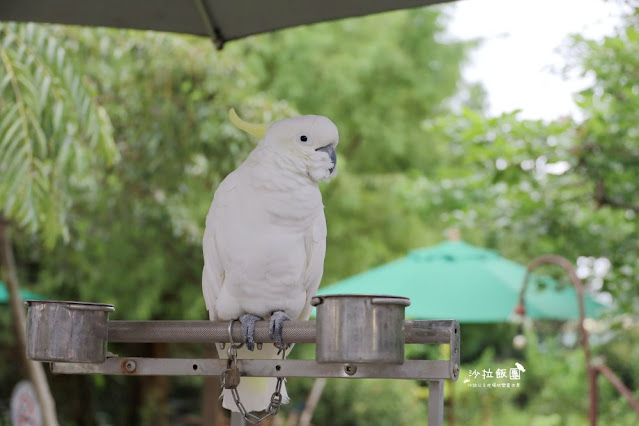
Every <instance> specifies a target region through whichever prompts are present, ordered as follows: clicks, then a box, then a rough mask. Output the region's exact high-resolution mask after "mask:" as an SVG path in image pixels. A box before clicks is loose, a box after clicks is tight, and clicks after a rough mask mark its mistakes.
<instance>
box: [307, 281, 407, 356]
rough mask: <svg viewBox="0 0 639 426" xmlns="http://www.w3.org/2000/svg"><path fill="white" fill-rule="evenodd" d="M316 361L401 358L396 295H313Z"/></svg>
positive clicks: (400, 300)
mask: <svg viewBox="0 0 639 426" xmlns="http://www.w3.org/2000/svg"><path fill="white" fill-rule="evenodd" d="M311 304H312V305H313V306H316V307H317V321H316V327H317V334H316V344H317V346H316V355H315V356H316V359H317V362H320V363H321V362H326V363H329V362H339V363H353V364H356V363H363V364H365V363H386V364H402V363H403V362H404V310H405V308H406V306H409V305H410V299H409V298H407V297H399V296H385V295H384V296H381V295H380V296H375V295H362V294H339V295H338V294H336V295H326V296H315V297H314V298H313V299H312V300H311Z"/></svg>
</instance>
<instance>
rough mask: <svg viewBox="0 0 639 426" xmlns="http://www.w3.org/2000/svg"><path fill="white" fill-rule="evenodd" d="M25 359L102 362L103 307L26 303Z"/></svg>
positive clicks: (105, 325)
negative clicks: (27, 310)
mask: <svg viewBox="0 0 639 426" xmlns="http://www.w3.org/2000/svg"><path fill="white" fill-rule="evenodd" d="M25 305H26V306H27V307H28V308H29V312H28V315H27V358H29V359H32V360H34V361H57V362H94V363H95V362H104V360H105V357H106V343H107V335H108V327H109V325H108V317H109V312H113V311H114V310H115V309H114V308H113V306H112V305H106V304H103V303H85V302H59V301H44V300H28V301H26V302H25Z"/></svg>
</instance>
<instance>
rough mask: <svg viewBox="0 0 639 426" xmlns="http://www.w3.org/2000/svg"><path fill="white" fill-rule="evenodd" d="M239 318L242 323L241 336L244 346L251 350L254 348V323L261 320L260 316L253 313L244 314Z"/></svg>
mask: <svg viewBox="0 0 639 426" xmlns="http://www.w3.org/2000/svg"><path fill="white" fill-rule="evenodd" d="M239 320H240V322H241V323H242V338H243V339H244V343H245V344H246V348H247V349H248V350H249V351H252V350H253V349H254V348H255V323H256V322H258V321H262V317H258V316H257V315H254V314H244V315H242V316H241V317H240V318H239Z"/></svg>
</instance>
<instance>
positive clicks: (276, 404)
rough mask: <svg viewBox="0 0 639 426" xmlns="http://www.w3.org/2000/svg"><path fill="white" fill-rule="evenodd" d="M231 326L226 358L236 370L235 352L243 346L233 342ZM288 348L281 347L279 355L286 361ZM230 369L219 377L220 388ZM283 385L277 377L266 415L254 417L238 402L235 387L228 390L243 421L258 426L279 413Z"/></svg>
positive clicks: (238, 397) (287, 346) (238, 398)
mask: <svg viewBox="0 0 639 426" xmlns="http://www.w3.org/2000/svg"><path fill="white" fill-rule="evenodd" d="M232 326H233V321H231V322H230V324H229V328H228V330H229V339H230V342H231V345H230V346H229V348H228V351H227V353H228V356H229V365H234V366H235V368H237V350H238V349H239V348H241V347H242V346H243V345H244V344H243V343H241V344H239V345H238V344H236V343H234V342H233V337H232V336H231V328H232ZM289 347H290V345H288V344H285V345H283V348H280V350H279V352H278V354H279V353H281V354H282V359H286V349H288V348H289ZM229 369H230V367H229V368H227V369H226V370H225V371H224V372H222V374H221V376H220V381H221V383H222V385H221V388H222V389H225V383H224V382H225V373H226V372H227V371H229ZM283 383H284V377H278V378H277V382H276V383H275V391H274V392H273V395H271V403H270V404H269V406H268V408H267V409H266V413H265V414H264V415H263V416H262V417H259V416H256V415H255V414H252V413H251V412H249V411H247V410H246V407H244V404H242V401H241V400H240V394H239V392H238V391H237V387H234V388H231V389H229V390H230V391H231V395H232V396H233V401H235V405H236V406H237V409H238V410H239V411H240V414H241V415H242V417H243V418H244V420H246V421H247V422H249V423H251V424H254V425H259V424H260V423H262V421H264V420H266V419H267V418H269V417H271V416H275V415H277V413H279V411H280V407H281V406H282V393H281V391H282V384H283ZM221 397H222V395H220V398H221Z"/></svg>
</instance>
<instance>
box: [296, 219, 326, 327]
mask: <svg viewBox="0 0 639 426" xmlns="http://www.w3.org/2000/svg"><path fill="white" fill-rule="evenodd" d="M305 244H306V256H307V257H308V266H307V267H306V274H305V276H304V287H305V288H306V305H304V309H303V310H302V313H301V314H300V317H299V319H300V320H302V321H306V320H307V319H309V318H310V316H311V311H312V310H313V307H312V306H311V298H312V297H313V296H315V295H316V294H317V289H318V288H319V285H320V282H321V281H322V274H323V272H324V257H325V255H326V218H325V216H324V211H322V212H321V213H320V214H318V215H317V217H316V218H315V220H314V221H313V224H312V225H311V229H310V232H309V233H308V234H307V236H306V241H305Z"/></svg>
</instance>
